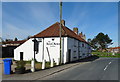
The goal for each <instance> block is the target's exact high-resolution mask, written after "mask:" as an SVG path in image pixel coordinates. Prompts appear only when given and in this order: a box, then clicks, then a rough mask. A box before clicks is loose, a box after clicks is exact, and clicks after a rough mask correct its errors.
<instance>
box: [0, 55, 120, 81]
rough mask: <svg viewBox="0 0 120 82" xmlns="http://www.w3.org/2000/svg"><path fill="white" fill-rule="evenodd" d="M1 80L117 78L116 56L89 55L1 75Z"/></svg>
mask: <svg viewBox="0 0 120 82" xmlns="http://www.w3.org/2000/svg"><path fill="white" fill-rule="evenodd" d="M2 79H3V80H34V81H36V80H118V58H97V57H90V58H87V59H83V60H80V61H76V62H72V63H69V64H65V65H61V66H57V67H53V68H50V69H45V70H40V71H36V72H34V73H31V72H29V73H25V74H11V75H4V74H3V75H2Z"/></svg>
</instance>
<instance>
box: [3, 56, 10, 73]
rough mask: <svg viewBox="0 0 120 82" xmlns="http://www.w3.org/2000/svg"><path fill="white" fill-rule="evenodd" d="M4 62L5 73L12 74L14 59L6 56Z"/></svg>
mask: <svg viewBox="0 0 120 82" xmlns="http://www.w3.org/2000/svg"><path fill="white" fill-rule="evenodd" d="M3 62H4V74H5V75H10V73H11V65H12V59H10V58H6V59H3Z"/></svg>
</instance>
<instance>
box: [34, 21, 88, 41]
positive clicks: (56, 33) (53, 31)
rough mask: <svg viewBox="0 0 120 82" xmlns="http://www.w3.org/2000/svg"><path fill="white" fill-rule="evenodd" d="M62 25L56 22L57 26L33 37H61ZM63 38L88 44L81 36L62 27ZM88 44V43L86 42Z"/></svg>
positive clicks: (52, 26) (54, 25)
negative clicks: (70, 38)
mask: <svg viewBox="0 0 120 82" xmlns="http://www.w3.org/2000/svg"><path fill="white" fill-rule="evenodd" d="M59 32H60V23H59V22H56V23H55V24H53V25H51V26H50V27H48V28H47V29H45V30H43V31H42V32H40V33H38V34H36V35H34V36H33V37H36V38H40V37H59V36H60V33H59ZM62 36H68V37H72V38H75V39H78V40H80V41H83V42H86V41H85V40H84V39H82V38H81V37H80V36H79V35H77V34H76V33H74V32H73V31H72V30H71V29H69V28H67V27H65V26H62ZM86 43H87V42H86Z"/></svg>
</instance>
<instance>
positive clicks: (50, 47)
mask: <svg viewBox="0 0 120 82" xmlns="http://www.w3.org/2000/svg"><path fill="white" fill-rule="evenodd" d="M40 39H41V42H40ZM32 40H33V38H31V39H29V40H28V41H26V42H25V43H23V44H22V45H20V46H19V47H17V48H16V49H15V50H14V59H15V60H20V52H23V56H24V57H23V60H26V61H27V60H32V58H33V57H34V51H33V46H34V43H33V41H32ZM36 40H37V41H39V47H38V48H39V49H38V53H36V54H35V58H36V60H37V61H38V62H42V60H43V59H45V60H46V61H50V60H51V59H54V61H55V62H57V61H58V58H60V51H59V49H60V45H59V42H60V38H59V37H51V38H37V39H36ZM83 44H84V47H83V46H82V45H83ZM89 47H90V46H89V45H88V44H86V43H84V42H81V41H79V40H76V39H74V38H70V37H62V62H63V63H66V62H68V50H69V49H71V61H75V60H78V59H80V58H85V57H88V56H90V55H89V54H88V53H91V49H90V48H89ZM80 56H81V57H80Z"/></svg>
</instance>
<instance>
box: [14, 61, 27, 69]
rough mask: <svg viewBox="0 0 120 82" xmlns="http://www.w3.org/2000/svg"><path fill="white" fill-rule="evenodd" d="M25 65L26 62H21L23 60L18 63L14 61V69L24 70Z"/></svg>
mask: <svg viewBox="0 0 120 82" xmlns="http://www.w3.org/2000/svg"><path fill="white" fill-rule="evenodd" d="M25 65H26V62H25V61H23V60H20V61H16V66H17V67H16V68H24V67H25Z"/></svg>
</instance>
